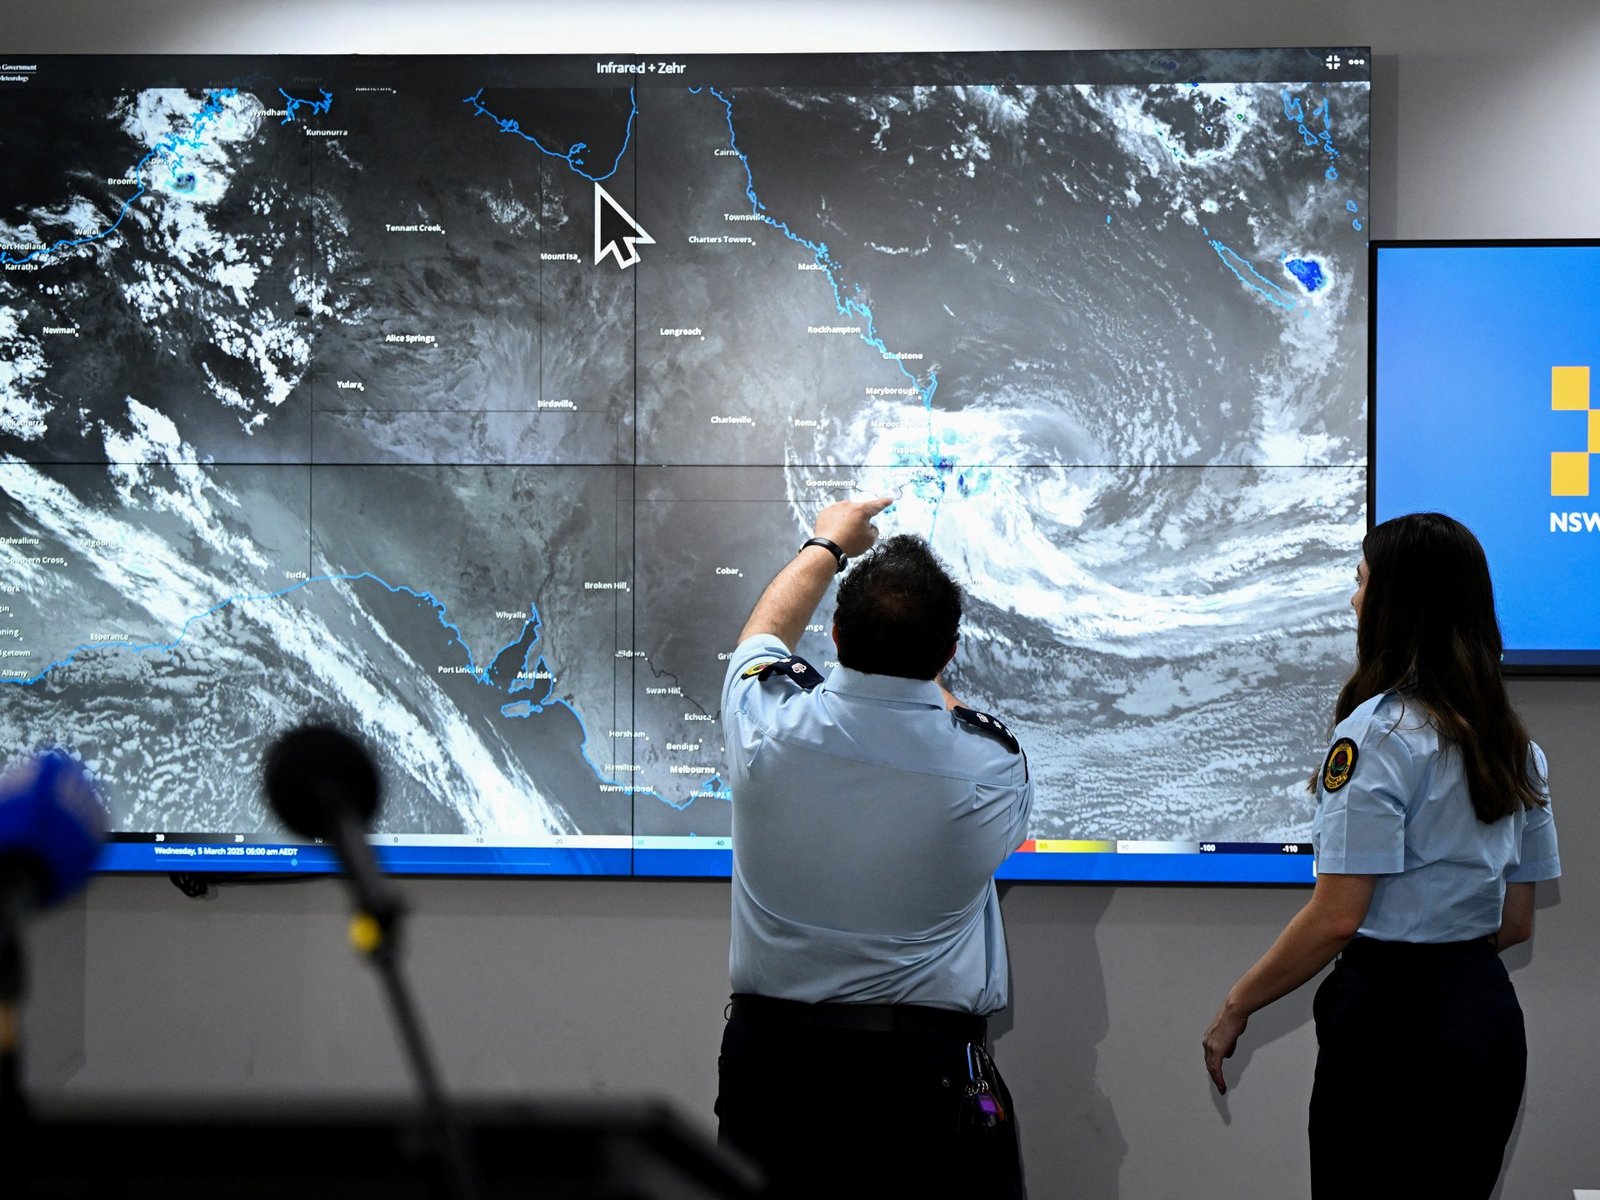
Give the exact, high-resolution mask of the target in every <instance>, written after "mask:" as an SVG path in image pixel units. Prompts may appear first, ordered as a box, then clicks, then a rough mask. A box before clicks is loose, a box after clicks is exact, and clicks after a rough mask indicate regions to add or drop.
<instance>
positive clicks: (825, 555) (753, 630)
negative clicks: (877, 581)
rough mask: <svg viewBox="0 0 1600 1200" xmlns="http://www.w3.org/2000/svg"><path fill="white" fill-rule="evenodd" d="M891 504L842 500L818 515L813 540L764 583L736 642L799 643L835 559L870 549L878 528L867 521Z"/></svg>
mask: <svg viewBox="0 0 1600 1200" xmlns="http://www.w3.org/2000/svg"><path fill="white" fill-rule="evenodd" d="M893 503H894V497H893V496H880V497H878V498H876V499H873V500H841V501H839V502H838V503H837V504H830V505H828V507H827V508H825V509H823V510H822V511H821V512H820V513H818V514H817V522H816V524H815V525H814V526H813V527H812V540H811V541H809V542H807V543H806V544H805V545H804V546H802V547H801V548H800V553H799V554H797V555H796V556H795V557H794V558H793V559H792V560H790V562H789V564H788V565H787V566H785V567H784V568H783V570H781V571H779V572H778V573H777V574H776V575H774V576H773V578H772V582H771V583H769V584H767V590H766V591H764V592H762V593H761V599H759V600H757V601H756V606H755V608H753V609H752V610H751V611H750V619H749V620H748V621H746V622H745V623H744V628H743V629H742V630H741V631H740V632H739V641H740V642H743V641H744V640H745V639H746V638H750V637H754V636H755V635H756V634H758V633H770V634H772V635H773V636H774V637H776V638H777V639H778V640H779V641H781V642H782V643H783V644H784V645H785V646H787V647H788V648H789V649H790V650H793V649H794V648H795V647H796V646H797V645H799V643H800V635H801V634H802V633H804V632H805V628H806V622H808V621H810V620H811V616H812V614H813V613H815V612H816V611H817V605H818V604H820V603H822V597H823V595H824V594H826V592H827V590H828V584H829V583H830V582H832V580H833V577H834V576H835V575H837V574H838V573H839V570H840V564H839V556H840V555H843V556H844V557H845V558H854V557H855V556H856V555H858V554H865V553H866V552H867V551H868V550H870V549H871V548H872V543H873V542H875V541H877V540H878V528H877V526H875V525H874V524H873V523H872V518H873V517H875V516H877V515H878V514H879V513H881V512H882V511H883V510H884V509H886V508H888V507H889V505H891V504H893ZM819 539H820V540H819ZM824 541H825V542H831V543H832V544H833V545H834V546H836V547H838V550H837V552H835V551H834V550H832V549H830V548H829V547H828V546H825V545H823V544H822V542H824Z"/></svg>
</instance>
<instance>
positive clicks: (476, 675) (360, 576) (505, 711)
mask: <svg viewBox="0 0 1600 1200" xmlns="http://www.w3.org/2000/svg"><path fill="white" fill-rule="evenodd" d="M320 583H375V584H377V585H378V586H379V587H381V588H384V589H385V590H386V591H388V592H390V593H391V594H393V595H404V596H412V597H414V598H415V599H418V600H421V601H423V602H425V603H427V604H429V605H432V606H433V608H434V610H435V615H436V616H437V618H438V621H439V625H440V626H441V627H442V628H444V629H446V630H448V631H449V632H450V634H451V638H450V640H451V641H453V642H455V644H456V645H458V646H460V647H461V650H462V652H463V653H464V654H465V655H466V659H467V664H466V665H467V670H468V672H469V673H470V674H471V676H472V678H473V679H474V680H475V681H476V682H477V683H478V684H480V685H481V686H484V687H493V688H498V687H499V686H500V685H499V684H497V683H496V682H495V681H494V679H493V678H492V675H491V672H492V670H493V667H494V665H495V664H496V663H497V662H499V660H500V658H501V657H502V656H503V655H504V654H506V653H507V652H508V651H510V650H513V649H515V648H516V647H517V645H518V644H519V643H521V642H522V641H523V640H524V639H526V638H527V636H528V634H529V631H530V630H531V631H532V633H533V641H532V642H531V643H530V644H529V646H528V650H527V653H526V654H525V655H524V657H523V665H522V667H521V668H520V669H519V670H518V671H517V673H516V674H517V675H522V674H537V673H538V672H540V671H544V672H546V673H548V674H549V675H550V678H549V680H548V681H545V680H540V679H519V678H516V677H515V676H513V679H512V681H511V683H510V684H509V685H507V686H506V687H505V693H506V694H507V695H514V694H515V693H517V692H519V691H525V690H527V689H530V688H536V687H537V686H538V685H539V684H540V683H545V682H547V684H548V686H547V687H546V689H545V694H544V695H543V696H542V697H541V698H539V699H537V700H533V699H525V698H524V699H516V700H512V701H510V702H509V703H506V704H503V705H501V706H500V715H501V716H502V717H507V718H512V719H517V718H527V717H532V716H535V715H537V714H539V713H542V712H544V711H545V709H547V708H550V707H552V706H559V707H561V708H565V709H566V710H567V711H568V712H570V713H571V714H572V716H573V718H574V719H575V720H576V721H577V722H578V728H579V730H580V731H581V732H582V735H583V738H582V741H581V742H580V744H579V753H580V754H582V756H583V761H584V762H585V763H586V764H587V765H588V767H589V769H590V770H591V771H592V772H594V776H595V779H596V780H598V781H599V782H600V783H603V784H606V785H608V786H612V787H619V788H625V789H626V791H627V794H628V795H631V796H652V797H654V798H655V799H657V800H660V801H661V802H662V803H663V804H667V805H670V806H671V807H673V808H675V809H678V810H680V811H681V810H682V809H685V808H688V807H689V805H690V804H692V803H694V801H695V800H696V799H698V798H700V797H701V796H708V797H715V798H719V799H726V798H728V796H727V790H726V789H725V788H717V787H714V786H713V785H714V784H716V783H717V782H718V779H717V777H716V776H713V777H712V778H711V779H710V780H708V781H707V783H706V784H705V785H704V786H703V787H701V788H700V789H699V790H698V791H696V792H695V793H693V794H692V795H691V796H690V797H689V798H688V799H687V800H685V801H683V802H682V803H681V804H680V803H677V802H675V801H673V800H671V799H669V798H668V797H666V796H663V795H662V794H661V793H659V792H657V791H656V790H655V789H654V788H649V787H641V786H639V785H637V784H635V783H632V782H631V781H624V780H620V779H612V778H611V777H610V776H608V775H606V773H605V772H604V771H602V770H601V768H600V764H599V763H597V762H596V761H595V760H594V759H593V758H592V757H590V754H589V741H590V738H589V726H588V723H587V722H586V721H584V719H583V714H582V713H581V712H579V711H578V709H577V708H576V707H575V706H574V705H573V704H572V703H571V702H569V701H567V700H564V699H561V698H559V697H556V696H555V695H554V692H555V673H554V672H553V671H550V669H549V667H548V664H547V663H546V661H545V658H544V656H543V655H542V654H541V655H540V656H539V658H538V661H537V663H536V665H535V666H534V667H532V668H531V669H529V668H528V667H527V662H528V659H529V658H530V657H532V655H533V653H534V649H535V647H536V646H537V645H538V643H539V639H540V636H541V633H540V627H541V620H540V617H539V611H538V609H537V608H536V607H534V606H533V605H532V604H530V605H529V606H528V619H527V620H526V621H524V622H523V623H522V627H521V628H520V629H518V630H517V636H516V637H514V638H512V639H511V640H510V641H508V642H507V643H505V645H503V646H501V647H500V648H499V649H497V650H495V652H494V653H493V654H491V655H490V656H489V659H488V665H485V666H480V665H479V664H478V661H477V659H476V658H475V657H474V656H473V653H472V647H471V646H469V645H467V642H466V640H465V638H463V637H462V634H461V627H460V626H459V625H457V624H456V623H455V622H454V621H451V620H450V619H449V608H448V606H447V605H446V604H445V603H444V601H442V600H440V599H439V598H438V597H437V596H435V595H434V594H433V593H432V592H429V591H419V590H417V589H416V588H414V587H409V586H407V585H406V584H403V583H390V582H389V581H388V580H386V579H384V578H382V577H381V576H378V575H374V574H373V573H372V572H371V571H356V572H342V573H337V574H330V575H314V576H312V577H311V578H310V579H301V580H298V581H296V582H295V583H292V584H290V585H289V586H288V587H284V588H279V589H278V590H277V591H275V592H261V593H257V594H254V595H243V596H229V597H228V598H227V599H226V600H219V601H218V602H217V603H215V604H213V605H212V606H211V607H210V608H207V609H205V610H204V611H202V612H198V613H196V614H194V615H193V616H191V617H189V618H188V619H186V620H185V621H184V623H183V626H182V628H181V629H180V630H179V631H178V634H177V636H176V637H174V638H172V640H170V641H165V642H134V641H126V640H122V641H104V642H84V643H82V644H80V645H78V646H75V647H73V648H72V649H71V650H70V651H68V652H67V653H66V655H65V656H63V657H61V658H58V659H56V660H54V661H52V662H50V663H47V664H46V665H45V666H44V667H42V668H41V669H40V670H39V671H38V672H36V673H35V674H33V675H31V676H28V677H27V678H22V679H0V684H13V685H18V686H22V687H30V686H33V685H34V684H38V683H42V682H43V681H44V679H45V678H46V676H48V675H49V674H50V673H51V672H52V671H59V670H63V669H65V668H67V667H70V666H72V665H73V664H74V663H75V662H76V660H77V657H78V655H79V654H82V653H85V652H98V651H102V650H126V651H129V652H131V653H133V654H152V653H154V654H167V653H171V652H172V651H174V650H176V649H177V648H178V646H179V644H180V643H182V642H183V641H184V639H185V638H187V637H188V636H189V634H190V632H191V630H192V629H193V628H194V627H195V625H196V624H198V623H199V622H201V621H204V620H205V619H206V618H207V617H213V616H216V615H217V614H218V613H220V612H223V611H224V610H226V609H228V608H231V607H233V606H234V605H242V604H252V603H257V602H264V601H272V600H281V599H282V598H283V597H285V596H288V595H291V594H293V593H294V592H298V591H301V590H302V589H304V588H308V587H310V586H311V585H312V584H320Z"/></svg>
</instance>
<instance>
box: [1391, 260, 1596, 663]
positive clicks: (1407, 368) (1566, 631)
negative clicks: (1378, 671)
mask: <svg viewBox="0 0 1600 1200" xmlns="http://www.w3.org/2000/svg"><path fill="white" fill-rule="evenodd" d="M1371 254H1372V277H1371V284H1372V336H1371V339H1370V346H1371V355H1372V362H1371V404H1372V427H1371V428H1372V505H1371V510H1372V519H1373V520H1374V521H1383V520H1387V519H1388V518H1390V517H1394V516H1399V515H1400V514H1402V513H1408V512H1418V511H1424V510H1435V511H1439V512H1444V513H1448V514H1449V515H1451V516H1453V517H1455V518H1457V519H1458V520H1460V521H1462V522H1464V523H1465V524H1466V525H1467V526H1468V527H1470V528H1471V529H1472V530H1473V531H1474V532H1475V533H1476V534H1477V535H1478V537H1479V539H1480V540H1481V541H1482V542H1483V547H1484V551H1485V552H1486V554H1487V555H1488V558H1489V566H1490V570H1491V572H1492V574H1493V577H1494V587H1495V600H1496V604H1497V607H1498V611H1499V617H1500V627H1501V632H1502V634H1503V636H1504V639H1505V662H1506V665H1507V666H1508V667H1509V668H1512V669H1519V668H1520V669H1527V670H1552V669H1553V670H1596V669H1600V604H1597V603H1596V601H1595V597H1596V596H1600V243H1597V242H1548V241H1545V242H1529V241H1520V242H1426V243H1424V242H1400V243H1395V242H1389V243H1373V245H1372V249H1371Z"/></svg>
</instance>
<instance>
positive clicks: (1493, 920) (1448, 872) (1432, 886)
mask: <svg viewBox="0 0 1600 1200" xmlns="http://www.w3.org/2000/svg"><path fill="white" fill-rule="evenodd" d="M1334 737H1335V739H1340V738H1349V739H1350V741H1351V742H1352V743H1354V745H1355V747H1356V759H1355V765H1354V768H1353V769H1352V770H1351V772H1350V778H1349V782H1347V783H1346V784H1345V785H1344V786H1342V787H1340V788H1338V789H1337V790H1334V791H1330V790H1328V788H1327V786H1326V781H1325V780H1323V781H1319V795H1318V798H1317V812H1316V816H1315V817H1314V818H1313V821H1312V825H1311V840H1312V844H1313V846H1314V848H1315V850H1316V855H1317V871H1318V873H1319V874H1328V875H1376V876H1377V877H1378V880H1377V886H1376V889H1375V890H1374V892H1373V894H1372V905H1371V907H1370V908H1369V909H1368V910H1367V917H1366V920H1365V922H1363V924H1362V926H1361V934H1362V936H1364V937H1370V938H1379V939H1381V940H1383V941H1390V942H1464V941H1470V940H1472V939H1474V938H1480V937H1485V936H1487V935H1488V934H1491V933H1493V932H1495V930H1497V929H1499V928H1500V914H1501V909H1502V907H1503V905H1504V903H1505V892H1506V884H1507V883H1532V882H1534V881H1537V880H1540V879H1554V878H1555V877H1556V876H1558V875H1560V874H1561V859H1560V856H1559V855H1558V853H1557V849H1556V829H1555V821H1554V818H1553V817H1552V816H1551V813H1550V808H1549V806H1548V805H1546V806H1544V807H1542V808H1535V809H1526V810H1523V809H1519V810H1518V811H1517V812H1515V813H1513V814H1512V815H1511V816H1509V817H1503V818H1502V819H1500V820H1498V821H1496V822H1494V824H1492V825H1485V824H1484V823H1483V822H1482V821H1480V820H1478V817H1477V814H1476V813H1475V812H1474V811H1473V808H1472V801H1471V799H1470V796H1469V793H1468V790H1467V780H1466V772H1465V770H1464V768H1463V765H1462V760H1461V755H1460V753H1459V752H1458V751H1457V750H1456V749H1455V748H1454V747H1453V746H1452V745H1451V744H1450V743H1449V742H1448V741H1447V740H1445V739H1444V738H1441V737H1440V736H1439V732H1438V730H1436V729H1434V728H1433V726H1432V725H1430V724H1428V720H1427V715H1426V714H1425V713H1423V712H1422V711H1421V710H1420V709H1418V708H1417V707H1416V705H1414V704H1412V705H1407V704H1406V703H1405V702H1404V700H1403V698H1402V697H1401V696H1400V695H1398V694H1396V693H1394V692H1386V693H1384V694H1383V695H1381V696H1374V697H1373V698H1372V699H1371V700H1368V701H1367V702H1366V703H1365V704H1362V705H1361V706H1360V707H1359V708H1357V709H1356V710H1355V711H1354V712H1352V713H1351V714H1350V715H1349V716H1348V717H1346V718H1345V719H1344V720H1343V721H1341V722H1339V726H1338V728H1337V729H1335V730H1334ZM1529 772H1530V774H1531V775H1532V776H1533V778H1534V779H1535V780H1536V782H1537V783H1538V786H1539V789H1540V791H1541V792H1542V793H1543V794H1544V795H1545V796H1546V798H1548V796H1549V789H1548V787H1547V784H1546V779H1547V774H1546V765H1545V757H1544V752H1543V751H1542V750H1540V749H1539V747H1538V746H1533V747H1532V748H1531V752H1530V765H1529Z"/></svg>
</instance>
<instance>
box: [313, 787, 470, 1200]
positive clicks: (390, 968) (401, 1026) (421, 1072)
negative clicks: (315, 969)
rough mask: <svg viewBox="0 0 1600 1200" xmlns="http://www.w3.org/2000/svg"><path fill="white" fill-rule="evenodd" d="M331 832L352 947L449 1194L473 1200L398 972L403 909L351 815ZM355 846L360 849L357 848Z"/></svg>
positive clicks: (464, 1161) (462, 1150) (456, 1132)
mask: <svg viewBox="0 0 1600 1200" xmlns="http://www.w3.org/2000/svg"><path fill="white" fill-rule="evenodd" d="M338 811H339V814H340V820H339V828H338V829H337V831H336V832H335V837H334V840H335V842H336V843H337V848H338V850H339V855H340V857H341V858H342V859H343V860H344V862H345V866H346V868H347V869H348V872H349V878H350V883H351V886H352V889H353V890H354V891H355V893H356V912H355V915H354V916H353V917H352V918H351V920H350V943H351V945H352V946H353V947H354V948H355V949H356V951H357V952H358V953H360V954H361V955H362V956H363V957H365V958H366V960H367V961H368V962H370V963H371V964H372V966H373V969H374V970H376V971H377V973H378V978H379V980H380V981H381V982H382V984H383V990H384V995H385V996H386V998H387V999H388V1002H389V1010H390V1013H391V1014H392V1016H393V1018H394V1022H395V1026H396V1028H397V1029H398V1030H399V1034H400V1045H401V1048H402V1049H403V1050H404V1052H405V1055H406V1058H407V1060H408V1061H409V1062H410V1065H411V1070H412V1074H413V1075H414V1076H415V1077H416V1081H417V1086H418V1088H419V1089H420V1091H421V1092H422V1104H423V1111H424V1114H425V1116H426V1118H427V1120H428V1123H429V1125H431V1126H432V1129H433V1134H434V1137H435V1138H436V1139H437V1142H438V1147H439V1152H440V1155H441V1157H442V1158H443V1159H444V1165H445V1173H446V1178H447V1182H448V1185H449V1190H450V1194H451V1195H452V1196H454V1197H455V1198H456V1200H477V1197H478V1196H479V1194H480V1192H479V1188H478V1186H477V1181H476V1179H475V1178H474V1175H473V1171H472V1169H471V1166H470V1164H469V1162H468V1158H467V1151H466V1143H465V1141H464V1139H463V1137H462V1133H461V1126H460V1123H459V1122H458V1121H457V1120H456V1115H455V1110H454V1109H452V1108H451V1106H450V1104H449V1103H448V1101H447V1100H446V1099H445V1094H444V1087H443V1085H442V1084H441V1082H440V1076H439V1069H438V1067H437V1065H436V1064H435V1062H434V1058H433V1053H432V1051H431V1049H430V1048H429V1046H428V1039H427V1034H426V1033H425V1032H424V1030H423V1028H422V1018H421V1016H420V1015H419V1013H418V1010H417V1005H416V1001H415V999H414V997H413V996H412V994H411V989H410V988H409V986H408V985H407V983H406V978H405V975H404V973H403V972H402V971H401V969H400V956H399V935H400V925H401V921H402V918H403V917H404V915H405V906H404V905H403V904H402V903H401V902H400V899H399V897H398V896H397V895H395V893H394V890H393V888H392V887H391V885H390V884H389V881H388V879H387V878H386V877H385V876H384V875H383V874H382V872H380V871H378V870H377V868H376V863H375V861H374V859H373V857H372V853H371V851H370V849H369V848H368V847H367V846H366V844H365V841H366V839H365V835H364V834H363V832H362V829H361V826H360V824H359V823H358V822H357V821H356V819H355V817H354V815H353V814H351V813H349V812H348V811H347V810H345V809H343V808H341V809H339V810H338ZM356 843H360V844H359V846H358V845H357V844H356Z"/></svg>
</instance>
